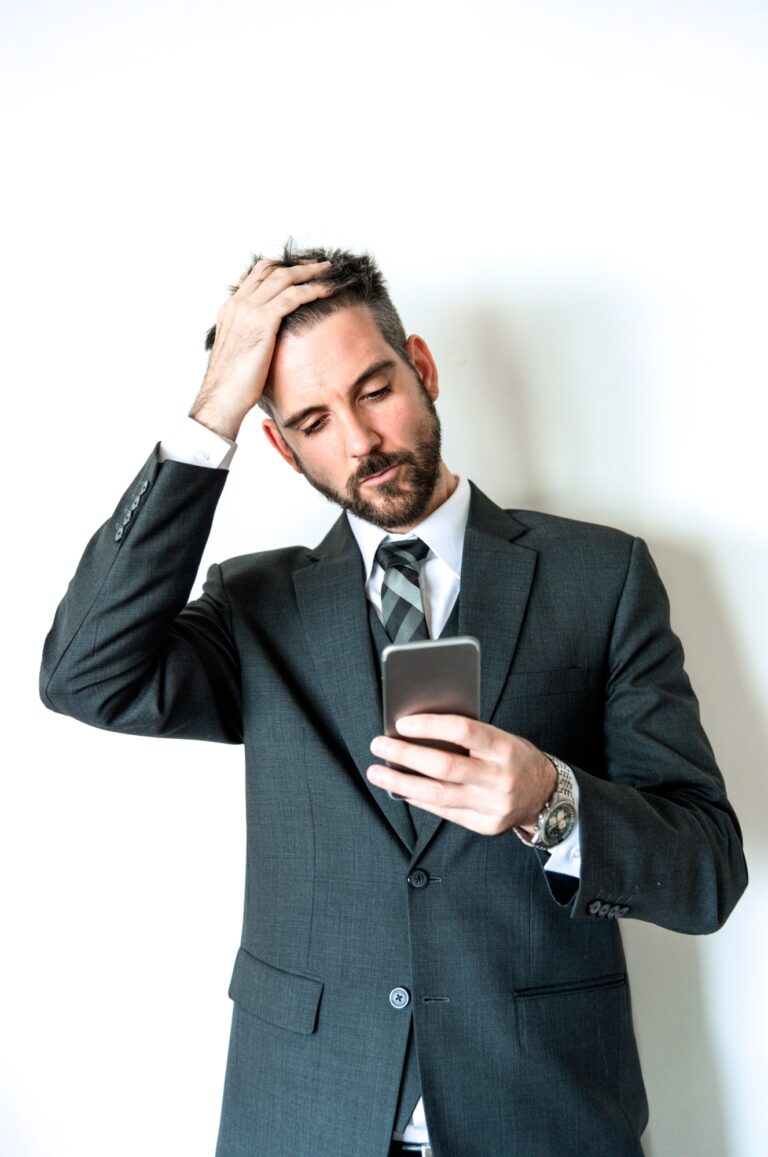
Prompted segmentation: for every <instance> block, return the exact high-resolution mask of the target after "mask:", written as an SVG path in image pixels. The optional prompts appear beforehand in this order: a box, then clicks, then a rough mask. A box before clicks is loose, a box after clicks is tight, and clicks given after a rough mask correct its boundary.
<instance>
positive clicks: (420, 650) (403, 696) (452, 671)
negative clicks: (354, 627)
mask: <svg viewBox="0 0 768 1157" xmlns="http://www.w3.org/2000/svg"><path fill="white" fill-rule="evenodd" d="M381 687H382V699H383V708H384V734H385V735H390V736H394V737H395V738H399V739H403V738H404V736H401V735H400V734H399V733H398V730H397V728H396V727H395V720H397V719H400V718H401V717H402V716H403V715H419V714H421V713H422V712H423V713H426V714H430V715H467V716H468V717H469V718H470V719H477V718H478V717H479V715H480V643H479V642H478V640H477V639H475V638H473V637H472V636H471V635H457V636H454V637H453V638H450V639H424V640H421V641H419V642H415V643H392V644H390V646H388V647H385V648H384V650H383V652H382V655H381ZM408 742H409V743H419V744H422V745H423V746H424V747H436V748H438V749H439V750H441V751H452V752H458V753H459V754H461V755H466V754H467V752H466V748H464V747H459V746H458V744H455V743H447V742H442V741H440V742H438V741H437V740H431V739H410V738H409V739H408ZM387 766H388V767H394V768H395V769H396V770H397V771H407V772H409V774H411V775H416V774H418V772H414V771H413V770H412V769H411V768H407V767H400V766H399V765H398V764H396V763H391V762H387ZM387 794H388V795H389V796H390V798H391V799H402V798H403V797H402V796H401V795H395V794H394V793H393V792H387Z"/></svg>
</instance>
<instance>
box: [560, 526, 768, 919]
mask: <svg viewBox="0 0 768 1157" xmlns="http://www.w3.org/2000/svg"><path fill="white" fill-rule="evenodd" d="M603 751H604V760H605V766H604V775H601V774H590V772H589V771H587V770H582V769H579V768H574V771H575V774H576V775H577V777H578V780H579V787H580V792H581V805H580V816H581V844H582V874H581V881H580V885H579V888H578V891H577V893H576V896H575V898H574V901H573V915H574V916H577V917H580V916H587V917H590V916H592V917H594V916H605V915H606V914H610V915H616V914H618V915H629V916H632V917H634V918H636V919H640V920H648V921H652V922H653V923H655V924H660V925H662V926H663V927H666V928H670V929H672V930H674V931H677V932H694V933H695V932H712V931H714V930H715V929H717V928H719V927H720V926H721V925H722V924H723V923H724V921H725V919H726V918H727V916H728V915H729V913H730V912H731V910H732V908H733V907H734V905H735V903H736V901H737V900H738V898H739V896H740V895H741V893H742V892H743V890H744V888H745V886H746V882H747V873H746V865H745V862H744V856H743V853H742V847H741V834H740V831H739V826H738V822H737V820H736V817H735V815H734V813H733V810H732V808H731V807H730V805H729V803H728V800H727V798H726V794H725V788H724V785H723V780H722V776H721V774H720V772H719V770H718V768H717V765H716V763H715V759H714V756H713V754H712V749H711V747H710V745H709V742H708V740H707V737H706V735H705V733H704V731H703V729H702V726H701V723H700V720H699V708H698V702H697V700H696V697H695V695H694V693H693V691H692V689H691V686H690V683H689V680H688V676H687V675H686V673H685V670H684V667H683V651H682V647H681V645H680V641H679V639H678V638H677V637H676V635H675V634H674V633H673V631H672V629H671V627H670V622H669V603H668V599H667V595H666V592H665V590H664V587H663V584H662V582H661V580H660V578H659V576H658V573H657V571H656V568H655V566H654V563H653V561H652V559H651V557H650V554H649V552H648V549H647V547H646V545H645V543H644V542H642V541H641V540H639V539H635V540H634V543H633V546H632V551H631V556H630V561H629V566H628V568H627V573H626V578H625V582H624V586H623V590H622V592H621V597H620V599H619V602H618V605H617V608H616V614H615V618H614V621H613V626H612V631H611V636H610V643H609V649H608V658H607V683H606V687H605V705H604V716H603ZM606 908H607V909H608V912H606ZM617 909H618V911H617Z"/></svg>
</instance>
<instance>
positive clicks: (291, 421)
mask: <svg viewBox="0 0 768 1157" xmlns="http://www.w3.org/2000/svg"><path fill="white" fill-rule="evenodd" d="M394 368H395V361H394V358H383V359H382V360H381V361H380V362H374V363H373V365H372V366H368V369H366V370H363V372H362V373H361V374H359V375H358V376H357V377H356V378H355V380H354V382H353V383H352V385H351V387H350V393H352V394H356V393H357V392H358V391H359V390H360V389H362V387H363V386H364V385H365V383H366V382H369V381H370V380H371V378H377V377H378V376H379V374H383V373H384V371H385V370H392V369H394ZM325 408H326V407H325V406H324V405H322V404H320V403H317V404H315V405H314V406H305V407H304V409H303V410H297V411H296V413H295V414H291V416H290V418H288V419H287V421H285V422H283V423H282V427H283V429H284V430H295V429H296V427H297V426H300V425H301V423H302V422H303V421H304V420H305V419H306V418H308V417H309V416H310V414H314V413H316V412H317V411H318V410H324V409H325Z"/></svg>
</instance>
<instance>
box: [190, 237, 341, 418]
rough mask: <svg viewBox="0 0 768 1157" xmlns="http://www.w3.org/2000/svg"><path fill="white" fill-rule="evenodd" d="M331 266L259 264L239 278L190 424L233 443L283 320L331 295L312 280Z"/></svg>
mask: <svg viewBox="0 0 768 1157" xmlns="http://www.w3.org/2000/svg"><path fill="white" fill-rule="evenodd" d="M330 264H331V263H330V261H312V262H302V263H300V264H299V265H290V266H281V265H276V264H275V263H274V262H272V261H269V260H266V259H263V260H261V261H257V262H256V264H255V265H254V267H253V269H252V270H251V271H250V272H249V273H247V274H243V276H242V277H241V278H240V281H239V283H238V286H237V289H236V290H235V291H234V293H233V294H232V295H231V297H230V298H229V299H228V300H227V301H225V302H224V304H223V305H222V307H221V309H220V310H219V312H218V314H217V316H216V339H215V341H214V343H213V349H212V350H211V356H210V360H209V362H208V370H207V372H206V375H205V380H204V381H203V385H202V387H201V389H200V393H199V394H198V396H197V399H196V400H195V403H194V405H193V407H192V409H191V410H190V414H189V416H190V417H191V418H194V419H195V420H196V421H198V422H200V423H201V424H202V425H203V426H207V427H208V429H209V430H213V431H214V433H216V434H223V435H224V436H225V437H227V438H231V439H232V440H234V439H235V438H237V434H238V431H239V429H240V425H241V423H242V421H243V418H244V417H245V415H246V414H247V413H248V412H249V410H252V409H253V407H254V406H255V405H256V404H257V403H258V401H259V399H260V398H261V395H262V393H263V392H264V386H265V384H266V381H267V376H268V374H269V367H270V364H271V362H272V355H273V353H274V351H275V341H276V339H277V332H278V330H279V328H280V323H281V322H282V320H283V318H284V317H285V316H286V315H287V314H289V313H292V312H293V310H294V309H298V307H299V306H300V305H304V304H305V303H306V302H308V301H316V300H317V299H318V298H322V297H330V296H331V294H332V293H333V286H332V285H331V284H330V282H328V281H317V280H313V279H314V278H318V277H320V276H321V275H322V274H323V273H326V272H327V270H328V268H329V266H330Z"/></svg>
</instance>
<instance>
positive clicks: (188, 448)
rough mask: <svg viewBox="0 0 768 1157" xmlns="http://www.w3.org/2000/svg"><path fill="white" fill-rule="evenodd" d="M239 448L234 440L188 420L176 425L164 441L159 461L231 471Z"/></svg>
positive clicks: (182, 420)
mask: <svg viewBox="0 0 768 1157" xmlns="http://www.w3.org/2000/svg"><path fill="white" fill-rule="evenodd" d="M236 449H237V444H236V443H235V442H233V441H231V439H229V438H227V437H225V436H224V435H222V434H217V433H215V432H214V431H213V430H209V429H208V427H207V426H204V425H203V424H202V423H201V422H198V421H196V420H195V419H194V418H189V417H187V418H183V419H180V420H179V421H178V422H177V423H175V424H174V426H173V427H172V429H171V430H170V432H169V434H168V436H167V437H165V438H163V440H162V442H161V443H160V454H159V458H160V461H161V462H168V461H170V462H186V463H187V464H188V465H190V466H207V467H208V468H209V469H212V470H228V469H229V466H230V463H231V462H232V459H233V457H234V455H235V451H236Z"/></svg>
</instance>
